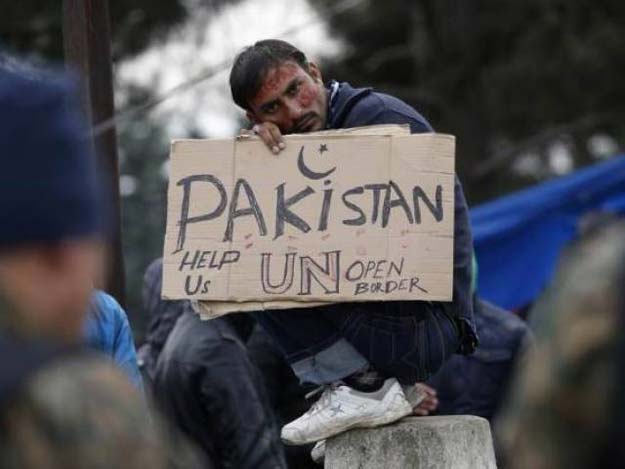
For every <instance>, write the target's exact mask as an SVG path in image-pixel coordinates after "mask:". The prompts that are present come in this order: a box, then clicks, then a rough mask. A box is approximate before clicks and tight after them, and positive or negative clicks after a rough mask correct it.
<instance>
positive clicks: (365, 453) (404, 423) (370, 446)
mask: <svg viewBox="0 0 625 469" xmlns="http://www.w3.org/2000/svg"><path fill="white" fill-rule="evenodd" d="M496 467H497V465H496V463H495V451H494V448H493V441H492V437H491V433H490V425H489V424H488V421H487V420H485V419H483V418H481V417H475V416H472V415H453V416H441V417H408V418H405V419H402V420H401V421H399V422H396V423H394V424H391V425H387V426H384V427H377V428H368V429H355V430H351V431H348V432H345V433H342V434H340V435H337V436H335V437H334V438H331V439H329V440H328V441H327V443H326V457H325V468H326V469H426V468H427V469H434V468H436V469H496Z"/></svg>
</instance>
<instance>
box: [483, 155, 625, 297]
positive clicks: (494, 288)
mask: <svg viewBox="0 0 625 469" xmlns="http://www.w3.org/2000/svg"><path fill="white" fill-rule="evenodd" d="M602 212H609V213H615V214H620V215H625V155H621V156H618V157H614V158H611V159H609V160H606V161H604V162H602V163H598V164H596V165H593V166H590V167H586V168H584V169H581V170H579V171H576V172H574V173H571V174H569V175H566V176H562V177H559V178H556V179H552V180H550V181H547V182H545V183H542V184H539V185H536V186H533V187H530V188H529V189H525V190H522V191H519V192H516V193H513V194H511V195H507V196H505V197H502V198H499V199H496V200H494V201H491V202H487V203H485V204H483V205H479V206H477V207H475V208H473V209H472V210H471V224H472V228H473V238H474V245H475V252H476V256H477V261H478V265H479V285H478V290H479V292H480V295H481V296H482V297H484V298H486V299H488V300H490V301H492V302H493V303H495V304H498V305H500V306H502V307H504V308H508V309H516V308H520V307H523V306H525V305H527V304H528V303H530V302H532V301H533V300H534V299H535V298H536V297H537V296H538V294H539V293H540V292H541V291H542V290H543V289H544V288H545V286H546V285H547V283H548V281H549V279H550V278H551V276H552V274H553V272H554V269H555V267H556V263H557V260H558V257H559V255H560V252H561V250H562V248H563V247H564V246H565V245H566V244H567V243H568V242H569V241H571V240H572V239H574V238H575V237H576V236H577V234H578V229H579V223H580V220H581V219H582V218H583V217H584V216H586V215H587V214H591V213H602Z"/></svg>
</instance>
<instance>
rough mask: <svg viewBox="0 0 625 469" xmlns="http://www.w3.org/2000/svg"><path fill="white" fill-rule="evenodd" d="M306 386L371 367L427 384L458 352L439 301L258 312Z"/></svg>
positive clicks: (450, 322)
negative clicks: (426, 381) (427, 380)
mask: <svg viewBox="0 0 625 469" xmlns="http://www.w3.org/2000/svg"><path fill="white" fill-rule="evenodd" d="M255 314H256V318H257V320H258V321H259V323H260V324H261V325H262V326H263V327H264V328H265V330H266V331H267V333H268V334H269V335H270V336H271V337H272V338H273V339H274V340H275V341H276V343H277V344H278V346H279V348H280V349H281V350H282V353H283V354H284V356H285V358H286V360H287V362H288V363H289V364H290V365H291V367H292V368H293V371H294V372H295V374H296V375H297V377H298V378H299V379H300V381H301V382H302V383H309V384H328V383H331V382H334V381H338V380H340V379H342V378H345V377H346V376H349V375H350V374H352V373H355V372H357V371H360V370H363V369H365V368H367V366H372V367H373V368H374V369H375V370H376V371H378V372H379V373H381V374H383V375H385V376H393V377H395V378H397V379H398V380H399V381H400V382H401V383H402V384H411V383H415V382H420V381H425V380H426V379H427V378H428V377H430V376H431V375H432V374H433V373H435V372H436V371H437V370H438V369H439V368H440V367H441V366H442V365H443V363H445V361H446V360H447V359H448V358H449V357H450V356H451V355H452V354H453V353H455V352H456V351H457V350H458V347H459V345H460V340H459V336H458V328H457V326H456V323H455V321H454V320H453V319H452V318H451V317H450V316H449V315H448V313H447V312H446V311H445V309H444V307H443V306H442V305H441V304H439V303H429V302H423V301H415V302H386V303H338V304H333V305H328V306H323V307H319V308H302V309H292V310H284V311H280V310H275V311H261V312H257V313H255Z"/></svg>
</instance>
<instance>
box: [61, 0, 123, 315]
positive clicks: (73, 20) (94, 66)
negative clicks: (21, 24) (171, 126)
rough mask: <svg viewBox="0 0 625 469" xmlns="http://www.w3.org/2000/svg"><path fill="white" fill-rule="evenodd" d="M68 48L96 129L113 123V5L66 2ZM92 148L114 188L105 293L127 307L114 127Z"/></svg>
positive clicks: (96, 1) (98, 0) (86, 110)
mask: <svg viewBox="0 0 625 469" xmlns="http://www.w3.org/2000/svg"><path fill="white" fill-rule="evenodd" d="M63 42H64V50H65V64H66V67H68V68H71V69H72V70H73V71H75V72H77V73H78V74H79V77H80V80H81V81H80V88H79V93H80V101H81V105H82V107H83V111H84V113H85V116H86V118H87V119H88V122H89V123H90V124H91V127H93V126H94V125H95V124H97V123H99V122H102V121H104V120H106V119H109V118H110V117H112V116H113V113H114V109H115V107H114V100H113V72H112V65H111V34H110V27H109V11H108V0H63ZM91 144H92V147H93V148H94V149H95V152H96V155H97V156H98V158H99V160H100V167H101V168H102V170H103V171H105V172H106V177H107V180H108V182H109V185H110V188H111V193H112V206H113V219H114V224H115V228H114V231H113V238H112V240H111V241H112V242H111V249H110V252H109V254H110V256H109V259H110V263H109V269H108V276H107V279H106V285H104V289H105V290H107V291H108V292H109V293H111V294H112V295H113V296H114V297H115V298H116V299H117V300H118V301H119V302H120V303H121V304H122V305H123V304H124V303H125V286H124V285H125V275H124V261H123V256H122V246H121V216H120V214H121V211H120V198H119V165H118V160H117V133H116V131H115V127H112V128H110V129H108V130H106V131H105V132H102V133H101V134H100V135H99V136H97V137H95V138H93V137H92V138H91Z"/></svg>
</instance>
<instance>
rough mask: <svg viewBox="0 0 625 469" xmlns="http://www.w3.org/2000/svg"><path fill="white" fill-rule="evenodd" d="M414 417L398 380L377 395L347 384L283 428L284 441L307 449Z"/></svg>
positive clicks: (335, 387)
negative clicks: (349, 432)
mask: <svg viewBox="0 0 625 469" xmlns="http://www.w3.org/2000/svg"><path fill="white" fill-rule="evenodd" d="M411 413H412V406H411V405H410V404H409V403H408V401H407V400H406V396H404V392H403V391H402V389H401V386H400V385H399V383H398V382H397V380H396V379H395V378H389V379H387V380H386V381H384V385H383V386H382V387H381V388H380V389H379V390H377V391H375V392H361V391H356V390H355V389H352V388H350V387H349V386H346V385H344V384H339V385H332V386H330V387H328V388H327V389H326V390H325V391H323V394H321V397H320V398H319V400H318V401H317V402H315V403H314V404H313V405H312V407H311V408H310V409H309V410H308V412H306V413H305V414H304V415H302V416H301V417H300V418H298V419H296V420H294V421H292V422H291V423H289V424H287V425H285V426H284V427H282V433H281V435H280V437H281V438H282V441H284V442H285V443H287V444H291V445H304V444H307V443H313V442H316V441H319V440H324V439H326V438H329V437H331V436H334V435H336V434H338V433H342V432H344V431H346V430H349V429H350V428H357V427H377V426H380V425H385V424H387V423H391V422H394V421H396V420H399V419H400V418H402V417H405V416H406V415H409V414H411Z"/></svg>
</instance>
